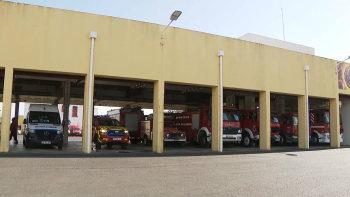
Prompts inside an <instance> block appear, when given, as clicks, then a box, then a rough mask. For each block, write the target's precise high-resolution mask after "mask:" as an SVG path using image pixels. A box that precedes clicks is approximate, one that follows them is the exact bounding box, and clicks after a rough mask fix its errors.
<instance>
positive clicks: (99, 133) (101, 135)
mask: <svg viewBox="0 0 350 197" xmlns="http://www.w3.org/2000/svg"><path fill="white" fill-rule="evenodd" d="M92 139H93V141H94V142H95V144H96V149H97V150H99V149H101V145H104V144H107V147H108V148H110V147H112V145H121V148H122V149H127V147H128V143H129V131H128V130H127V129H126V128H125V127H121V126H120V123H119V121H118V120H116V119H112V118H110V117H108V116H94V118H93V121H92Z"/></svg>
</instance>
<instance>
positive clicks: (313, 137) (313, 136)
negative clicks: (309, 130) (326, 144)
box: [311, 133, 320, 145]
mask: <svg viewBox="0 0 350 197" xmlns="http://www.w3.org/2000/svg"><path fill="white" fill-rule="evenodd" d="M319 142H320V139H318V135H317V134H316V133H313V134H312V135H311V143H312V144H313V145H317V144H318V143H319Z"/></svg>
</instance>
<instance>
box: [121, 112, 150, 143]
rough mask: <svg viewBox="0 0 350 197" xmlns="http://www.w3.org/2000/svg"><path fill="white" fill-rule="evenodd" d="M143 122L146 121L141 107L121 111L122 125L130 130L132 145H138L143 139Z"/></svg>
mask: <svg viewBox="0 0 350 197" xmlns="http://www.w3.org/2000/svg"><path fill="white" fill-rule="evenodd" d="M142 120H144V113H143V111H142V109H141V108H140V107H136V108H121V109H120V125H121V126H123V127H126V128H127V129H128V131H129V135H130V142H131V143H132V144H137V143H138V142H139V141H141V140H142V139H143V138H142V137H141V121H142Z"/></svg>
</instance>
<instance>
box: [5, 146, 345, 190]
mask: <svg viewBox="0 0 350 197" xmlns="http://www.w3.org/2000/svg"><path fill="white" fill-rule="evenodd" d="M349 154H350V149H348V148H345V149H332V150H322V151H303V152H287V153H268V154H248V155H221V156H198V157H133V158H120V157H116V158H0V174H1V178H0V196H278V197H281V196H327V197H328V196H350V188H349V180H350V170H349V163H350V157H349Z"/></svg>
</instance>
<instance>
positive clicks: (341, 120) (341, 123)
mask: <svg viewBox="0 0 350 197" xmlns="http://www.w3.org/2000/svg"><path fill="white" fill-rule="evenodd" d="M339 118H340V125H343V118H342V117H341V114H340V115H339Z"/></svg>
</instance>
